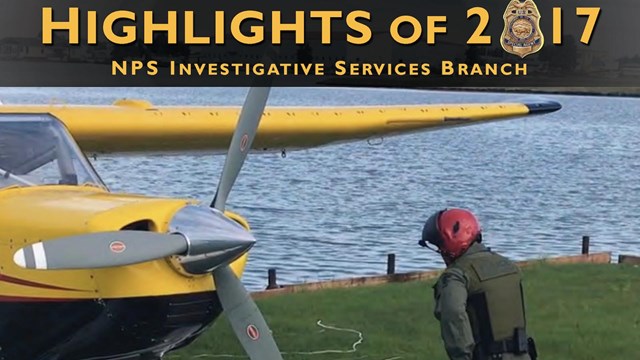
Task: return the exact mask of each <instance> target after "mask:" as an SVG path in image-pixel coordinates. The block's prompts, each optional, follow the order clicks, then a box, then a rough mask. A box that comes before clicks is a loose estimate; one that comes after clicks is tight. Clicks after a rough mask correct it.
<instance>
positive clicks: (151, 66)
mask: <svg viewBox="0 0 640 360" xmlns="http://www.w3.org/2000/svg"><path fill="white" fill-rule="evenodd" d="M156 74H158V62H157V61H155V60H151V61H147V75H150V76H155V75H156Z"/></svg>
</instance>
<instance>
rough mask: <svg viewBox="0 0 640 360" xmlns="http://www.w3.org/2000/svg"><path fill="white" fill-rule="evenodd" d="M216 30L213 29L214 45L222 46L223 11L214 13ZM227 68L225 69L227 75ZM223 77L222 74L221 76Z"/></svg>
mask: <svg viewBox="0 0 640 360" xmlns="http://www.w3.org/2000/svg"><path fill="white" fill-rule="evenodd" d="M215 26H216V29H215V38H216V39H215V41H216V44H218V45H220V44H224V11H216V25H215ZM228 72H229V68H228V67H227V73H228ZM223 75H224V74H223Z"/></svg>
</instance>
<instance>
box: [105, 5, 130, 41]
mask: <svg viewBox="0 0 640 360" xmlns="http://www.w3.org/2000/svg"><path fill="white" fill-rule="evenodd" d="M121 19H128V20H132V21H136V14H135V13H133V12H131V11H126V10H118V11H114V12H112V13H110V14H109V15H107V17H106V18H105V19H104V23H102V31H103V32H104V36H105V37H106V38H107V40H109V41H111V42H112V43H114V44H117V45H124V44H131V43H133V42H134V41H136V27H135V26H133V25H128V26H123V27H122V31H123V32H124V34H125V35H124V36H119V35H116V33H114V32H113V24H114V23H115V22H116V21H118V20H121Z"/></svg>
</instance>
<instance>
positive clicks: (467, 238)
mask: <svg viewBox="0 0 640 360" xmlns="http://www.w3.org/2000/svg"><path fill="white" fill-rule="evenodd" d="M419 244H420V245H421V246H423V247H427V248H429V249H431V250H434V251H436V252H438V253H439V254H440V255H441V256H442V259H443V260H444V262H445V264H446V265H447V268H446V270H445V271H444V272H443V273H442V275H441V276H440V278H439V279H438V281H437V283H436V284H435V285H434V287H433V289H434V297H435V303H436V305H435V310H434V315H435V317H436V319H438V320H439V321H440V332H441V336H442V340H443V341H444V346H445V350H446V352H447V355H448V356H449V359H451V360H485V359H504V360H511V359H514V360H535V359H536V358H537V351H536V349H535V342H534V341H533V339H532V338H529V337H527V332H526V317H525V306H524V295H523V291H522V282H521V274H520V270H519V269H518V267H517V266H516V265H515V264H514V263H513V262H511V261H510V260H509V259H507V258H505V257H503V256H501V255H499V254H496V253H494V252H492V251H490V250H489V249H488V248H487V247H485V246H484V245H483V244H482V232H481V229H480V224H479V223H478V220H477V219H476V217H475V216H474V215H473V213H471V212H470V211H468V210H465V209H444V210H440V211H437V212H436V213H434V214H433V215H431V216H430V217H429V219H428V220H427V221H426V223H425V225H424V228H423V231H422V240H420V241H419ZM429 244H431V245H433V246H435V248H432V247H431V246H429Z"/></svg>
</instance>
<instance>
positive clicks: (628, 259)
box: [618, 255, 640, 265]
mask: <svg viewBox="0 0 640 360" xmlns="http://www.w3.org/2000/svg"><path fill="white" fill-rule="evenodd" d="M618 264H629V265H640V257H639V256H633V255H620V256H618Z"/></svg>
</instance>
